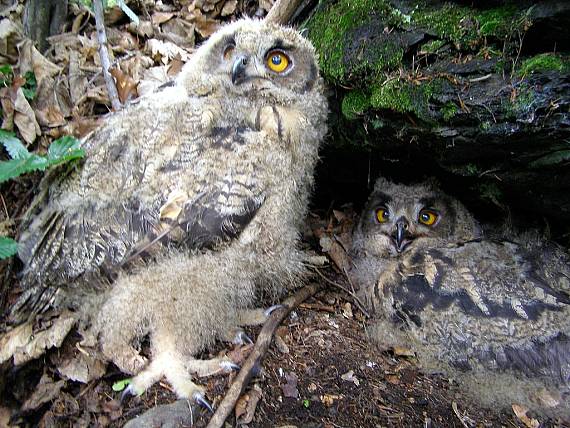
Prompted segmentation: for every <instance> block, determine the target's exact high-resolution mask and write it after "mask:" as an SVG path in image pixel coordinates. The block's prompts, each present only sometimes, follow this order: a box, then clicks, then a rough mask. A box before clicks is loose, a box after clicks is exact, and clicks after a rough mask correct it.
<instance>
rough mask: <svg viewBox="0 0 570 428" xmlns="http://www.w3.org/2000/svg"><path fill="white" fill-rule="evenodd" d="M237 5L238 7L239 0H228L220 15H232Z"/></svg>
mask: <svg viewBox="0 0 570 428" xmlns="http://www.w3.org/2000/svg"><path fill="white" fill-rule="evenodd" d="M236 7H237V0H228V1H226V2H225V3H224V7H222V11H221V12H220V15H222V16H229V15H232V14H233V13H234V12H235V11H236Z"/></svg>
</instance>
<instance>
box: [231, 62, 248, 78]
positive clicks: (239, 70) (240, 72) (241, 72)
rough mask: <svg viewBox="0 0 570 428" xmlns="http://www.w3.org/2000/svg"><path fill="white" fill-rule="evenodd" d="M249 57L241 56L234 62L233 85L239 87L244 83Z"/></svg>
mask: <svg viewBox="0 0 570 428" xmlns="http://www.w3.org/2000/svg"><path fill="white" fill-rule="evenodd" d="M247 62H248V59H247V56H245V55H240V56H238V57H237V58H236V60H235V61H234V65H232V83H233V84H234V85H239V84H240V83H242V82H243V81H244V80H245V78H246V75H245V67H246V66H247Z"/></svg>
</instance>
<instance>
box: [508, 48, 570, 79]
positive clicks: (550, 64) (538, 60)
mask: <svg viewBox="0 0 570 428" xmlns="http://www.w3.org/2000/svg"><path fill="white" fill-rule="evenodd" d="M568 69H570V67H569V63H568V60H567V59H565V58H563V57H561V56H559V55H555V54H552V53H543V54H539V55H536V56H533V57H532V58H528V59H526V60H525V61H523V63H522V64H521V66H520V69H519V70H518V72H517V74H518V75H519V76H521V77H522V76H528V75H530V74H532V73H533V72H535V71H548V70H555V71H563V70H568Z"/></svg>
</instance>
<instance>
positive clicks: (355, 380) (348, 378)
mask: <svg viewBox="0 0 570 428" xmlns="http://www.w3.org/2000/svg"><path fill="white" fill-rule="evenodd" d="M340 378H341V379H342V380H345V381H347V382H352V383H354V384H355V385H356V386H359V385H360V381H359V380H358V378H357V377H356V376H354V371H353V370H349V371H347V372H346V373H345V374H343V375H341V376H340Z"/></svg>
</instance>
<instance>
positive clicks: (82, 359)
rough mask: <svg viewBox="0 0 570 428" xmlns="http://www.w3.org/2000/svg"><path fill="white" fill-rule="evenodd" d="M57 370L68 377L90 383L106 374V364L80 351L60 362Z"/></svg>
mask: <svg viewBox="0 0 570 428" xmlns="http://www.w3.org/2000/svg"><path fill="white" fill-rule="evenodd" d="M57 371H58V373H59V374H60V375H62V376H63V377H65V378H66V379H70V380H74V381H77V382H81V383H88V382H90V381H92V380H94V379H99V378H101V377H102V376H103V375H104V374H105V371H106V365H105V364H103V362H101V360H99V359H97V358H94V357H92V356H90V355H86V354H84V353H83V352H78V353H77V355H75V356H70V357H68V358H66V359H65V360H64V361H63V362H62V363H61V364H59V365H58V367H57Z"/></svg>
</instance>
